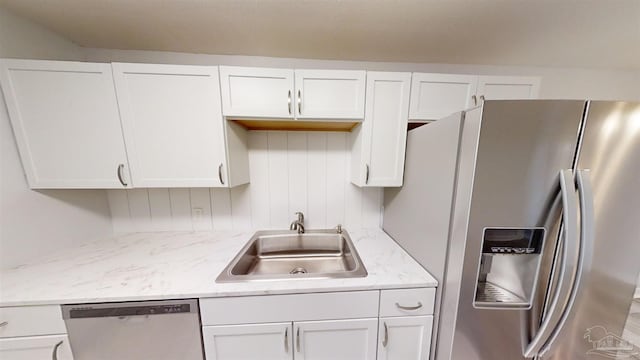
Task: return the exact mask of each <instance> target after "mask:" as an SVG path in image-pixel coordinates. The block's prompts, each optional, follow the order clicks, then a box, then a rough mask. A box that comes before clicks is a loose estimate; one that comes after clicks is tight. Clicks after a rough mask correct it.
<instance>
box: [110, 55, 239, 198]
mask: <svg viewBox="0 0 640 360" xmlns="http://www.w3.org/2000/svg"><path fill="white" fill-rule="evenodd" d="M217 70H218V69H217V68H216V67H212V66H185V65H152V64H119V63H117V64H113V73H114V78H115V83H116V90H117V94H118V101H119V104H120V113H121V116H122V124H123V128H124V134H125V141H126V145H127V152H128V155H129V161H130V165H131V175H132V177H133V183H134V185H135V186H136V187H147V188H148V187H227V186H229V182H230V176H229V171H230V170H232V169H230V167H229V164H228V161H227V156H226V155H227V154H226V152H227V142H226V136H225V135H226V134H225V132H226V130H227V129H226V122H225V120H224V119H223V118H222V109H221V106H220V90H219V85H218V84H219V80H218V71H217ZM231 135H232V134H231ZM233 150H234V149H230V151H233ZM234 165H239V164H234ZM234 170H235V169H234Z"/></svg>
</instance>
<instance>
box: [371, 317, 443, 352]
mask: <svg viewBox="0 0 640 360" xmlns="http://www.w3.org/2000/svg"><path fill="white" fill-rule="evenodd" d="M432 326H433V317H432V316H406V317H392V318H380V325H379V329H378V360H413V359H415V360H426V359H429V351H430V348H431V331H432Z"/></svg>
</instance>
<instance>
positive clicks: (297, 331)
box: [296, 326, 300, 352]
mask: <svg viewBox="0 0 640 360" xmlns="http://www.w3.org/2000/svg"><path fill="white" fill-rule="evenodd" d="M296 351H297V352H300V327H299V326H298V330H296Z"/></svg>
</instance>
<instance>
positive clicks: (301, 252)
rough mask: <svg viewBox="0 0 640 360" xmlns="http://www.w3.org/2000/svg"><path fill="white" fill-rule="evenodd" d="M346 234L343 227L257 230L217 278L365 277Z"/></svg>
mask: <svg viewBox="0 0 640 360" xmlns="http://www.w3.org/2000/svg"><path fill="white" fill-rule="evenodd" d="M365 276H367V270H366V269H365V268H364V265H363V264H362V261H361V260H360V257H359V256H358V253H357V252H356V249H355V247H354V246H353V243H352V242H351V238H350V237H349V234H348V233H347V232H346V231H345V230H342V232H341V233H338V232H336V230H307V231H306V232H305V233H304V234H298V233H297V232H296V231H277V230H276V231H258V232H256V233H255V234H254V235H253V237H252V238H251V240H250V241H249V242H248V243H247V245H245V246H244V247H243V248H242V250H240V253H238V255H236V257H235V258H234V259H233V260H232V261H231V263H229V265H227V267H226V268H225V269H224V271H223V272H222V273H221V274H220V276H218V278H217V279H216V281H217V282H237V281H254V280H273V279H310V278H325V279H330V278H353V277H365Z"/></svg>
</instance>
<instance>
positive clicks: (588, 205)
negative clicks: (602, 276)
mask: <svg viewBox="0 0 640 360" xmlns="http://www.w3.org/2000/svg"><path fill="white" fill-rule="evenodd" d="M576 180H577V181H576V183H577V185H578V194H579V196H580V257H579V259H578V270H577V273H576V279H575V284H574V286H573V291H572V293H571V297H570V299H569V303H568V304H567V306H566V308H565V310H564V313H563V314H562V318H561V319H560V322H559V323H558V325H557V326H556V329H555V330H554V332H553V333H552V335H551V337H550V338H549V340H548V341H547V342H546V344H545V346H544V348H543V349H542V350H541V351H540V356H541V357H544V355H545V354H546V353H547V352H549V350H550V349H551V345H552V344H553V343H554V342H555V340H556V338H557V337H558V335H559V333H560V331H561V330H562V329H563V328H564V325H565V323H566V322H567V318H568V317H569V314H570V313H571V310H572V308H573V304H574V302H575V299H576V298H577V297H578V296H579V294H580V290H581V289H582V287H583V286H584V283H585V281H586V274H588V273H589V272H590V271H591V259H592V258H593V243H594V241H595V226H594V224H595V213H594V210H593V208H594V203H593V190H592V188H591V179H590V172H589V170H578V171H577V173H576Z"/></svg>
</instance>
